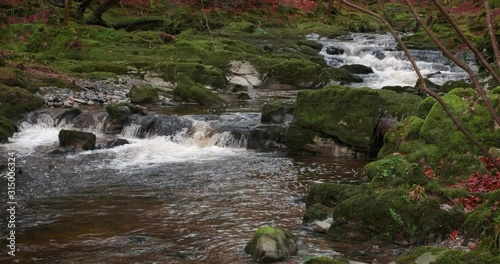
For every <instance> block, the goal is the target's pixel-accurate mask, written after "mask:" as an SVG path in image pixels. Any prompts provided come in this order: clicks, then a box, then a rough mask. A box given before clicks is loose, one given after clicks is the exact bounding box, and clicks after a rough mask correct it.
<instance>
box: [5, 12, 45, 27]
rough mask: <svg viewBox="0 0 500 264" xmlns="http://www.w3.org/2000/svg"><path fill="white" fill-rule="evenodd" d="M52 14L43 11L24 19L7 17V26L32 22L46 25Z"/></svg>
mask: <svg viewBox="0 0 500 264" xmlns="http://www.w3.org/2000/svg"><path fill="white" fill-rule="evenodd" d="M53 13H54V10H45V11H42V12H38V13H35V14H33V15H30V16H24V17H14V16H8V17H7V23H8V24H17V23H33V22H42V23H45V24H46V23H47V22H48V21H49V17H50V16H51V15H52V14H53Z"/></svg>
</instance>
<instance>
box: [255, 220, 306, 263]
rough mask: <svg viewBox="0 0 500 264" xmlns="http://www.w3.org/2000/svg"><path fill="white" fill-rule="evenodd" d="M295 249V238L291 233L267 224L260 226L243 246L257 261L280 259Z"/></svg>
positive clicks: (289, 254)
mask: <svg viewBox="0 0 500 264" xmlns="http://www.w3.org/2000/svg"><path fill="white" fill-rule="evenodd" d="M297 251H298V248H297V238H296V237H295V236H294V235H293V234H292V233H290V232H289V231H286V230H282V229H280V228H276V227H269V226H263V227H260V228H259V229H258V230H257V232H255V234H254V236H253V237H252V239H251V240H250V242H248V244H247V245H246V247H245V252H246V253H248V254H250V255H252V257H253V259H254V260H255V261H257V262H276V261H282V260H285V259H287V258H289V257H290V256H292V255H294V254H296V253H297Z"/></svg>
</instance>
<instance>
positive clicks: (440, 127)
mask: <svg viewBox="0 0 500 264" xmlns="http://www.w3.org/2000/svg"><path fill="white" fill-rule="evenodd" d="M488 97H489V98H490V100H491V102H492V103H493V105H494V106H495V107H497V108H498V107H500V96H499V95H497V94H495V93H490V94H489V95H488ZM443 100H444V101H445V103H447V104H448V106H449V108H450V110H451V111H452V112H453V113H454V114H455V115H456V117H457V118H458V119H459V120H460V121H461V122H462V123H463V124H464V126H465V127H466V128H467V129H468V130H469V131H470V132H471V133H472V135H474V136H475V137H476V138H477V139H478V140H479V141H481V142H482V143H483V144H484V145H486V147H487V148H491V147H498V142H500V131H499V130H498V129H496V128H495V123H494V120H493V118H492V116H491V115H490V113H489V112H488V111H487V109H486V107H485V106H484V103H483V102H482V100H477V98H476V96H475V92H474V90H472V89H461V88H459V89H454V90H452V91H450V92H449V93H448V94H446V95H445V96H443ZM417 112H418V115H419V117H409V118H407V119H405V120H403V121H402V122H401V123H400V124H398V125H397V126H396V127H394V128H393V129H392V130H391V131H390V132H389V133H388V134H387V135H386V136H385V138H384V147H383V148H382V149H381V150H380V152H379V155H378V157H379V158H383V157H385V156H387V155H391V154H393V153H400V154H402V155H403V156H404V158H405V159H406V160H408V161H409V162H411V163H419V164H424V165H425V166H430V167H432V168H434V169H437V168H438V169H439V171H437V173H438V174H439V175H441V176H444V177H445V178H446V179H451V178H452V177H456V176H460V175H469V174H470V173H472V172H476V171H481V170H483V164H481V162H480V161H479V159H477V156H478V155H480V154H481V152H480V150H479V149H478V148H477V147H476V146H474V145H473V144H472V143H471V142H470V141H469V140H468V139H467V138H466V137H465V136H464V135H463V134H462V132H460V131H459V130H458V129H457V128H456V126H455V125H454V124H453V122H452V121H451V119H450V118H449V117H448V115H447V114H446V113H445V112H444V110H443V108H442V107H441V105H439V104H438V103H436V101H435V100H434V99H432V98H426V99H425V100H424V101H422V103H421V104H420V105H419V106H418V110H417Z"/></svg>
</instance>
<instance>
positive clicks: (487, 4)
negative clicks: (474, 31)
mask: <svg viewBox="0 0 500 264" xmlns="http://www.w3.org/2000/svg"><path fill="white" fill-rule="evenodd" d="M484 12H485V13H486V27H487V28H488V33H489V35H490V41H491V47H492V48H493V53H494V54H495V60H496V62H497V67H498V70H500V51H499V50H498V42H497V39H496V36H495V29H494V27H493V23H492V16H491V7H490V1H489V0H484ZM497 81H498V80H497Z"/></svg>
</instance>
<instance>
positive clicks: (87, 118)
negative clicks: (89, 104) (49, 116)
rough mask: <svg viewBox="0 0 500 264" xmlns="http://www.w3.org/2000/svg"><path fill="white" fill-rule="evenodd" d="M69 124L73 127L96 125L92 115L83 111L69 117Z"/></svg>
mask: <svg viewBox="0 0 500 264" xmlns="http://www.w3.org/2000/svg"><path fill="white" fill-rule="evenodd" d="M70 123H71V124H73V127H75V128H80V129H84V128H95V127H97V123H98V122H97V120H96V119H95V118H94V115H93V114H92V113H90V112H83V113H81V114H79V115H77V116H76V117H75V118H73V119H71V121H70Z"/></svg>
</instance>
